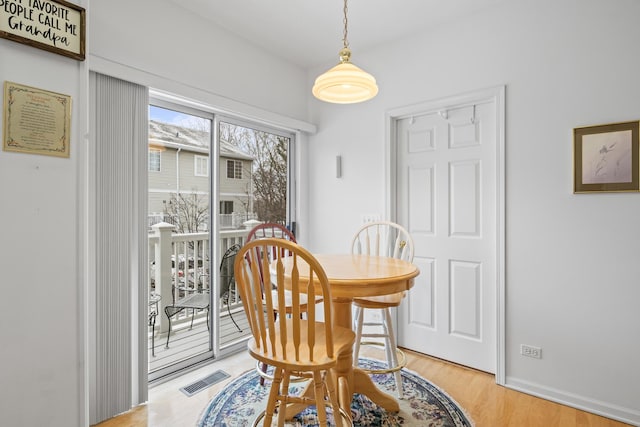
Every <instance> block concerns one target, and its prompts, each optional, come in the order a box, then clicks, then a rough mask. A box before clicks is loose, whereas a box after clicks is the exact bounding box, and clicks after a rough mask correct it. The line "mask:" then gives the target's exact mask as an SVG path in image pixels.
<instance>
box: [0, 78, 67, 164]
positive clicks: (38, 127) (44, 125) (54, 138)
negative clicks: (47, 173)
mask: <svg viewBox="0 0 640 427" xmlns="http://www.w3.org/2000/svg"><path fill="white" fill-rule="evenodd" d="M3 112H4V116H3V138H2V149H3V150H4V151H15V152H18V153H31V154H43V155H48V156H57V157H69V134H70V132H71V128H70V126H71V97H70V96H68V95H62V94H60V93H55V92H49V91H46V90H43V89H37V88H34V87H29V86H23V85H19V84H17V83H12V82H5V83H4V111H3Z"/></svg>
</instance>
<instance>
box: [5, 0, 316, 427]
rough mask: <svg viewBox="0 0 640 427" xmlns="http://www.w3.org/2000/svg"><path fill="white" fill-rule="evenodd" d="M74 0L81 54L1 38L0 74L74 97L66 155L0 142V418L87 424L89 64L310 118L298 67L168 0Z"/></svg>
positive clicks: (195, 95)
mask: <svg viewBox="0 0 640 427" xmlns="http://www.w3.org/2000/svg"><path fill="white" fill-rule="evenodd" d="M76 3H77V4H80V5H81V6H83V7H85V8H86V9H87V32H88V36H87V60H86V61H85V62H79V61H76V60H74V59H70V58H66V57H63V56H60V55H56V54H53V53H49V52H45V51H43V50H39V49H35V48H32V47H29V46H26V45H23V44H19V43H15V42H13V41H9V40H6V39H0V81H2V82H4V81H6V80H9V81H13V82H17V83H20V84H24V85H29V86H35V87H38V88H42V89H46V90H49V91H54V92H60V93H64V94H67V95H71V97H72V99H73V104H72V105H73V110H72V120H71V123H72V133H71V156H70V158H69V159H60V158H55V157H47V156H38V155H27V154H16V153H9V152H4V151H0V198H1V200H2V209H0V224H2V230H3V231H2V238H1V242H2V245H0V271H2V280H0V293H1V295H2V301H3V304H2V309H1V310H0V312H1V313H2V319H3V320H2V322H0V343H1V345H2V350H0V362H1V363H0V384H2V387H1V388H0V414H2V421H1V422H0V423H1V424H2V425H10V426H12V427H23V426H24V427H31V426H45V425H47V426H49V425H50V426H69V427H71V426H84V425H88V411H87V406H86V405H87V402H88V391H87V389H90V387H88V384H87V383H86V381H88V377H87V376H86V375H85V365H86V364H88V360H87V359H86V357H85V350H86V349H85V345H88V344H87V343H85V341H84V339H83V337H84V334H85V329H86V328H87V327H88V326H87V325H85V320H86V316H85V310H88V312H89V313H91V310H92V309H91V307H89V306H87V304H85V298H87V294H90V293H91V289H90V288H88V287H87V286H88V285H87V283H85V274H86V271H85V267H86V265H87V264H86V263H87V262H89V263H91V262H92V256H93V255H92V254H93V252H92V251H91V248H86V247H85V243H83V242H84V241H85V239H86V238H87V230H86V229H85V226H86V224H87V223H88V221H87V218H86V217H85V214H86V212H87V209H88V212H90V213H91V209H92V207H91V206H89V205H88V203H89V197H87V196H86V195H85V193H84V192H85V190H87V189H86V187H85V184H84V183H85V182H87V176H86V174H87V173H91V171H92V170H93V169H92V168H91V167H90V164H89V163H88V162H90V161H91V160H92V159H91V158H90V154H89V153H90V152H91V151H92V150H90V149H87V147H86V146H85V145H86V144H87V141H86V140H85V139H84V135H85V134H87V133H88V121H87V82H88V70H89V69H92V70H95V71H98V72H102V73H105V74H112V75H114V76H115V77H119V78H123V79H126V80H130V81H133V82H136V83H142V84H146V85H151V86H153V87H155V88H158V89H162V90H166V91H170V92H174V93H177V94H178V95H182V96H186V97H189V98H191V99H193V100H194V101H199V102H203V103H206V104H208V105H213V106H217V107H218V108H219V109H220V110H222V111H225V112H228V113H234V112H238V113H242V114H244V115H247V116H250V117H253V118H256V119H261V120H264V121H268V122H270V123H275V124H279V125H282V126H286V127H289V128H293V129H303V130H310V129H311V130H312V129H313V126H311V125H309V124H308V123H306V122H303V121H302V119H305V118H306V108H307V103H306V92H307V88H306V74H305V72H304V70H301V69H300V68H298V67H296V66H294V65H293V64H291V63H288V62H286V61H283V60H281V59H276V58H272V57H270V56H268V55H267V54H265V53H263V52H261V51H260V50H257V49H255V48H253V47H252V46H251V45H249V44H247V43H246V42H243V41H241V40H240V39H238V38H235V37H232V36H230V35H229V34H227V33H225V32H223V31H218V30H217V29H215V28H212V27H211V26H210V25H208V24H205V23H204V22H203V21H202V20H201V19H200V18H198V17H196V16H194V15H191V14H185V13H183V12H181V11H180V10H178V9H176V7H175V5H173V3H167V4H165V2H161V1H151V0H145V1H136V2H129V1H124V0H109V1H107V0H99V1H94V2H92V3H91V5H90V7H89V6H87V5H86V4H84V3H86V2H81V1H78V2H76ZM265 68H266V69H268V70H270V73H268V74H267V73H264V69H265ZM111 72H112V73H111ZM88 144H89V145H88V146H89V147H90V144H91V141H88ZM88 156H89V157H88ZM88 190H89V191H91V189H88ZM85 291H87V292H85ZM87 352H88V354H89V355H91V354H92V351H91V349H88V350H87Z"/></svg>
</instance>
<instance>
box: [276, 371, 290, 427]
mask: <svg viewBox="0 0 640 427" xmlns="http://www.w3.org/2000/svg"><path fill="white" fill-rule="evenodd" d="M290 379H291V373H290V372H288V371H284V376H283V378H282V385H281V386H280V395H281V396H282V398H281V399H280V404H279V406H278V427H284V423H285V421H286V419H287V403H288V402H287V397H288V396H289V380H290Z"/></svg>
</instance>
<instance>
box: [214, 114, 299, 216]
mask: <svg viewBox="0 0 640 427" xmlns="http://www.w3.org/2000/svg"><path fill="white" fill-rule="evenodd" d="M218 131H219V135H220V138H219V139H220V156H221V158H224V157H227V158H228V159H227V161H226V165H227V171H226V177H227V183H228V185H229V186H230V187H231V186H233V188H234V191H233V193H235V196H234V197H235V199H234V200H235V201H236V203H235V209H236V212H235V213H236V214H242V215H243V216H244V217H245V218H246V219H257V220H258V221H263V222H265V221H269V222H278V223H280V224H287V221H288V219H289V218H288V217H287V208H288V205H287V197H288V189H289V188H288V186H289V168H288V167H289V162H288V155H289V148H290V147H289V144H290V142H291V138H290V137H288V136H285V135H282V134H277V133H275V132H277V131H270V130H268V129H266V128H263V129H260V127H259V126H256V127H255V128H252V127H245V126H243V125H241V124H239V123H231V122H225V121H221V122H220V126H219V129H218ZM232 179H233V180H234V181H233V182H231V180H232ZM230 193H231V191H230Z"/></svg>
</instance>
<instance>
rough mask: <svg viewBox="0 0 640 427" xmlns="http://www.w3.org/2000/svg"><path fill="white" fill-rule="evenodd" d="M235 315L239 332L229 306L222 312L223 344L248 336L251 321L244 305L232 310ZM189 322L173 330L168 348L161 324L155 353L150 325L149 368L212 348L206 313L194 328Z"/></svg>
mask: <svg viewBox="0 0 640 427" xmlns="http://www.w3.org/2000/svg"><path fill="white" fill-rule="evenodd" d="M232 313H233V319H234V320H235V321H236V322H237V323H238V326H239V327H240V329H242V332H239V331H238V329H237V328H236V326H235V325H234V324H233V322H232V320H231V317H230V316H229V314H228V313H227V311H226V310H224V311H223V313H222V314H221V316H220V322H221V323H220V346H221V347H223V348H224V347H226V346H227V345H229V344H232V343H234V342H237V341H238V340H240V339H242V338H244V337H247V336H249V334H250V331H249V325H248V323H247V318H246V316H245V314H244V311H243V310H242V308H240V309H239V310H236V311H232ZM189 326H190V323H189V322H186V323H184V324H182V325H181V326H179V327H176V328H174V329H173V330H172V331H171V337H170V338H169V348H165V344H166V343H167V334H166V333H160V332H159V331H158V327H156V328H155V356H154V355H152V351H151V348H152V339H151V328H149V340H148V346H147V348H148V351H149V372H150V373H151V372H154V371H157V370H159V369H161V368H163V367H165V366H170V365H173V364H175V363H177V362H180V361H183V360H185V359H188V358H190V357H192V356H195V355H198V354H202V353H205V352H207V351H209V350H210V349H211V345H210V343H209V336H210V334H209V331H208V329H207V322H206V319H205V318H204V316H201V317H200V318H196V319H195V321H194V323H193V328H191V329H190V328H189Z"/></svg>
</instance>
